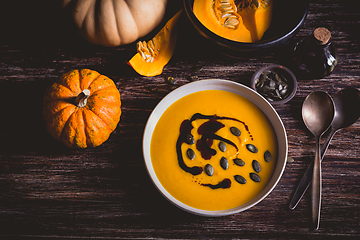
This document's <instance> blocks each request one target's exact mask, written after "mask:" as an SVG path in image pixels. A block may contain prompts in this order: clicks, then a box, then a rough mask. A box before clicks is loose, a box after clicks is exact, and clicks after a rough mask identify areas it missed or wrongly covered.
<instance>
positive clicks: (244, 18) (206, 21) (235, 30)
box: [193, 0, 273, 43]
mask: <svg viewBox="0 0 360 240" xmlns="http://www.w3.org/2000/svg"><path fill="white" fill-rule="evenodd" d="M220 2H223V1H221V0H195V1H194V5H193V12H194V14H195V16H196V17H197V18H198V19H199V21H200V22H201V23H202V24H203V25H204V26H205V27H206V28H208V29H209V30H210V31H212V32H214V33H215V34H217V35H219V36H221V37H223V38H226V39H229V40H233V41H237V42H246V43H252V42H257V41H259V40H261V38H262V37H263V35H264V33H265V31H266V30H267V29H268V28H269V26H270V23H271V18H272V5H273V4H272V0H235V1H234V0H228V1H226V2H228V3H229V4H231V5H235V6H236V7H235V8H233V11H234V14H233V15H236V16H238V15H239V16H240V18H239V19H238V21H239V24H237V25H233V26H235V27H232V28H229V27H228V26H226V25H225V24H224V19H226V17H222V16H225V14H229V12H224V11H221V10H220V8H219V7H218V5H219V4H223V3H220ZM230 14H231V13H230ZM230 26H231V25H230Z"/></svg>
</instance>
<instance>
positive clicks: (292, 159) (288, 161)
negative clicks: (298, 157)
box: [286, 157, 294, 163]
mask: <svg viewBox="0 0 360 240" xmlns="http://www.w3.org/2000/svg"><path fill="white" fill-rule="evenodd" d="M293 161H294V158H292V157H287V159H286V162H287V163H292V162H293Z"/></svg>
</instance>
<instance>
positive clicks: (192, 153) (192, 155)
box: [186, 148, 195, 160]
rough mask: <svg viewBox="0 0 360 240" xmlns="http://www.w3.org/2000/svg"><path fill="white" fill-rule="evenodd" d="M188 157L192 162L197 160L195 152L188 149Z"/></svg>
mask: <svg viewBox="0 0 360 240" xmlns="http://www.w3.org/2000/svg"><path fill="white" fill-rule="evenodd" d="M186 155H187V156H188V158H189V159H190V160H193V159H194V158H195V152H194V150H192V149H191V148H188V150H187V151H186Z"/></svg>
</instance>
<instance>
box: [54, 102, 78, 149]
mask: <svg viewBox="0 0 360 240" xmlns="http://www.w3.org/2000/svg"><path fill="white" fill-rule="evenodd" d="M78 111H82V110H81V108H78V107H75V110H74V112H73V113H72V114H71V115H70V116H69V117H68V118H67V120H66V122H65V124H64V127H63V129H62V131H61V134H60V138H59V140H62V141H63V143H64V144H65V145H67V146H68V147H72V148H73V147H76V141H75V139H76V137H77V135H74V136H72V137H70V138H69V137H68V136H66V135H65V134H68V132H70V131H69V130H71V128H73V129H77V128H76V127H75V128H74V127H71V126H70V123H71V122H72V121H73V118H75V117H76V116H75V114H78Z"/></svg>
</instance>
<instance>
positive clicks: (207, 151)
mask: <svg viewBox="0 0 360 240" xmlns="http://www.w3.org/2000/svg"><path fill="white" fill-rule="evenodd" d="M197 119H209V121H207V122H205V123H203V124H202V125H201V126H200V127H199V128H198V133H199V134H200V135H202V137H201V139H200V140H198V141H197V143H196V148H197V149H198V150H199V151H200V152H201V155H202V157H203V158H204V159H210V158H211V156H213V155H215V154H216V150H215V149H212V148H210V147H209V146H211V145H212V143H213V140H214V139H216V140H220V141H224V142H226V143H228V144H230V145H232V146H234V147H235V148H236V150H238V148H237V146H236V144H234V143H233V142H231V141H230V140H228V139H225V138H223V137H220V136H218V135H216V134H215V132H217V131H218V130H219V129H221V128H223V127H224V126H225V125H224V124H223V123H221V122H218V121H217V120H221V119H224V120H233V121H236V122H240V123H242V124H243V126H244V127H245V130H246V131H248V133H249V134H250V131H249V127H248V126H247V125H246V124H245V123H244V122H242V121H240V120H238V119H236V118H229V117H219V116H217V115H203V114H201V113H195V114H194V115H193V116H192V117H191V119H190V120H189V119H185V120H184V121H183V122H182V123H181V126H180V135H179V138H178V140H177V142H176V153H177V157H178V163H179V166H180V167H181V169H183V170H184V171H185V172H188V173H190V174H192V175H199V174H200V173H202V172H203V168H202V167H200V166H194V167H188V166H187V165H186V164H185V162H184V159H183V156H182V151H181V145H182V144H183V143H184V142H186V137H187V135H188V134H190V133H191V130H192V129H193V128H194V127H193V126H192V122H193V121H195V120H197ZM202 186H208V187H210V188H212V189H217V188H230V186H231V180H230V179H227V178H226V179H224V180H223V181H221V182H220V183H218V184H217V185H212V184H202Z"/></svg>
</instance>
